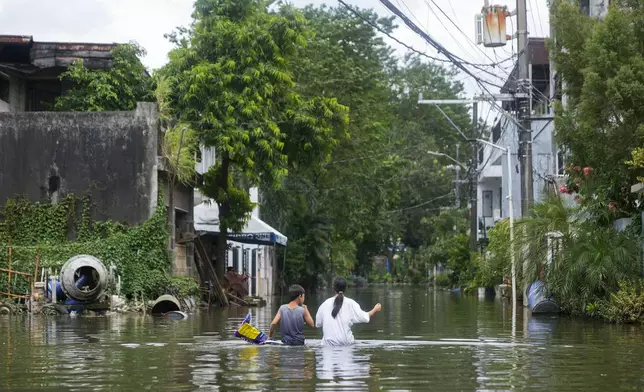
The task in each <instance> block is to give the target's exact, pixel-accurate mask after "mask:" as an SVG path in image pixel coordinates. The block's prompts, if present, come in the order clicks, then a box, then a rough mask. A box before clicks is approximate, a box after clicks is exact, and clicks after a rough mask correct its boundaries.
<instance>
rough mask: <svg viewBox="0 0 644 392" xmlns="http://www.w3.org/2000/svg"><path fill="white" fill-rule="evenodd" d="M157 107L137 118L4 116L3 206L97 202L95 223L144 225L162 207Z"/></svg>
mask: <svg viewBox="0 0 644 392" xmlns="http://www.w3.org/2000/svg"><path fill="white" fill-rule="evenodd" d="M157 150H158V128H157V112H156V105H155V104H153V103H140V104H139V105H138V107H137V109H136V110H134V111H131V112H100V113H96V112H94V113H81V112H65V113H62V112H23V113H0V205H2V204H4V203H5V201H6V200H7V199H10V198H15V197H17V196H24V197H26V198H28V199H29V200H32V201H38V200H48V201H52V202H56V201H57V200H60V199H61V198H63V197H64V196H65V195H66V194H69V193H73V194H75V195H78V196H80V195H85V194H87V193H88V192H90V193H91V197H92V200H93V202H94V203H95V205H96V206H97V208H96V209H95V218H98V219H107V218H110V219H113V220H115V221H118V222H123V223H127V224H138V223H141V222H142V221H144V220H146V219H147V218H148V217H150V216H151V214H152V213H153V211H154V209H155V208H156V203H157V190H158V178H157V176H158V174H157Z"/></svg>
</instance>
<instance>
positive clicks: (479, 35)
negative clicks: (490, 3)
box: [474, 14, 483, 45]
mask: <svg viewBox="0 0 644 392" xmlns="http://www.w3.org/2000/svg"><path fill="white" fill-rule="evenodd" d="M474 34H475V37H474V42H476V44H477V45H481V44H482V43H483V14H476V15H474Z"/></svg>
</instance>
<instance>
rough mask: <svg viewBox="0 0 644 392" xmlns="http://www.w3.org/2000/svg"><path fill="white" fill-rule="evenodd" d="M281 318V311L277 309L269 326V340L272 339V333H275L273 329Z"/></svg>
mask: <svg viewBox="0 0 644 392" xmlns="http://www.w3.org/2000/svg"><path fill="white" fill-rule="evenodd" d="M281 319H282V312H280V311H279V310H278V311H277V314H276V315H275V318H274V319H273V321H272V322H271V328H270V329H269V331H268V338H269V339H270V340H272V339H273V335H275V329H276V328H277V325H278V324H279V323H280V320H281Z"/></svg>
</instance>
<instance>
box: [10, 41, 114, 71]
mask: <svg viewBox="0 0 644 392" xmlns="http://www.w3.org/2000/svg"><path fill="white" fill-rule="evenodd" d="M118 45H119V44H116V43H110V44H107V43H85V42H36V41H34V40H33V37H32V36H27V35H0V67H2V68H3V69H6V70H11V71H14V72H17V73H25V74H29V73H34V72H37V71H39V70H42V69H47V68H53V67H68V66H69V65H71V64H72V63H73V62H74V61H76V60H83V61H84V63H85V65H86V66H87V67H88V68H91V69H104V68H109V67H111V66H112V55H111V51H112V49H114V48H115V47H116V46H118Z"/></svg>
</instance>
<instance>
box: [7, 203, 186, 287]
mask: <svg viewBox="0 0 644 392" xmlns="http://www.w3.org/2000/svg"><path fill="white" fill-rule="evenodd" d="M92 208H93V206H92V203H91V197H89V196H86V197H82V198H77V197H76V196H74V195H68V196H67V197H66V198H65V199H63V200H62V201H60V202H59V203H57V204H43V203H33V202H30V201H28V200H25V199H16V200H9V201H7V202H6V204H5V206H4V208H2V210H1V211H0V246H1V249H0V268H7V267H8V262H9V258H8V256H9V245H10V246H11V249H12V250H11V252H12V257H11V259H12V262H11V264H12V265H11V266H12V269H13V270H15V271H21V272H26V273H33V271H34V268H35V262H36V255H37V254H40V267H41V268H52V269H54V270H59V269H60V267H62V265H63V264H64V263H65V262H66V261H67V260H68V259H69V258H70V257H72V256H75V255H78V254H89V255H92V256H95V257H97V258H99V259H100V260H101V261H102V262H103V263H104V264H105V265H106V266H107V267H109V266H110V265H111V264H114V265H115V266H116V267H117V271H118V273H119V274H120V275H121V278H122V283H123V286H122V293H123V294H124V295H126V296H128V297H132V296H134V295H135V294H136V295H138V296H141V295H143V296H144V297H147V298H153V297H155V296H157V295H160V294H163V293H165V292H167V291H168V290H169V288H171V287H174V288H180V289H181V290H180V291H181V294H182V295H187V294H194V293H195V291H196V290H197V289H198V286H197V284H196V283H195V282H194V281H191V282H184V281H183V279H181V278H172V277H170V273H169V272H170V268H171V258H170V254H169V253H168V251H167V238H168V231H167V226H166V212H165V203H164V202H163V199H162V198H160V200H159V203H158V207H157V209H156V211H155V213H154V214H153V215H152V217H151V218H150V219H148V220H147V221H145V222H143V223H142V224H140V225H138V226H135V227H126V226H124V225H122V224H120V223H117V222H113V221H111V220H108V221H102V222H92V219H91V213H92ZM78 212H80V214H79V213H78ZM7 278H8V275H7V274H6V273H0V291H6V289H7V288H8V287H7V283H8V279H7ZM27 290H28V285H27V282H26V279H24V278H15V277H14V278H13V279H12V287H11V291H12V292H14V293H16V292H17V293H23V292H27Z"/></svg>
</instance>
